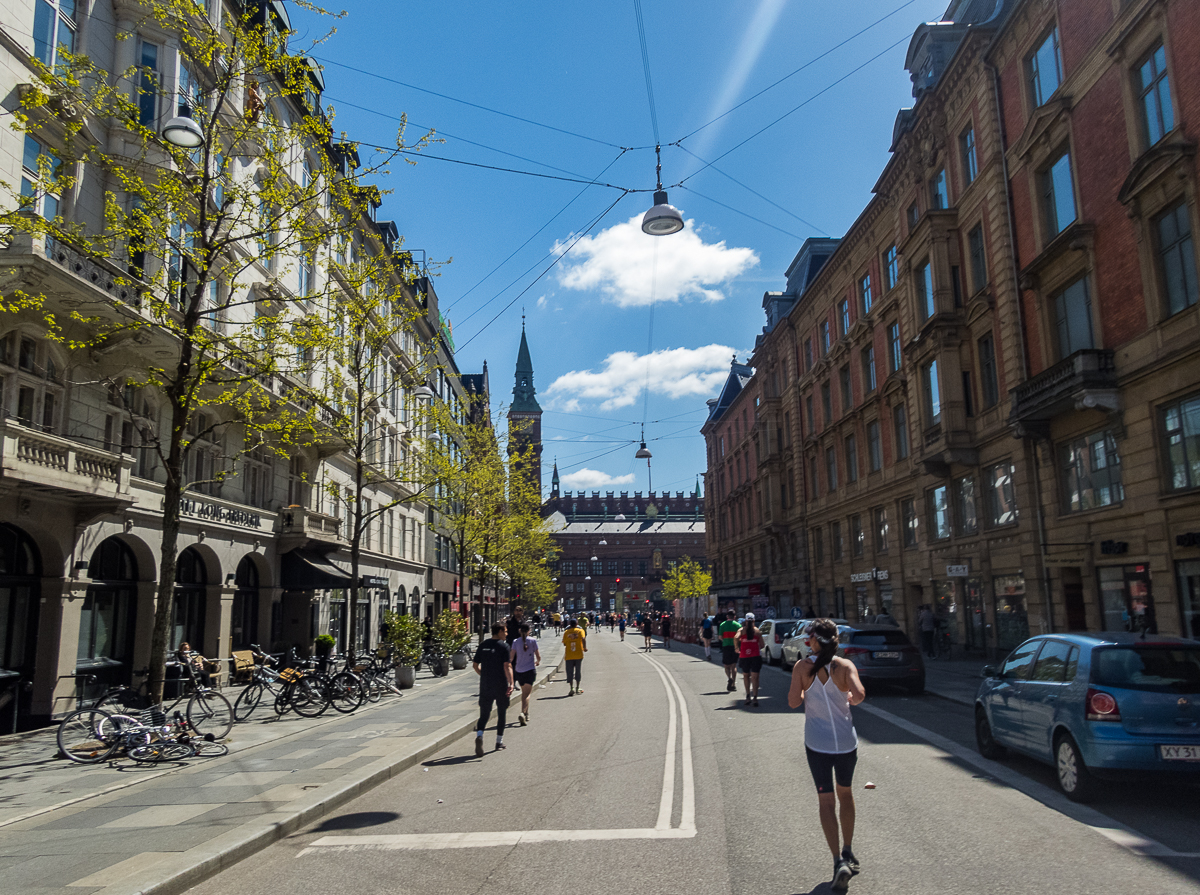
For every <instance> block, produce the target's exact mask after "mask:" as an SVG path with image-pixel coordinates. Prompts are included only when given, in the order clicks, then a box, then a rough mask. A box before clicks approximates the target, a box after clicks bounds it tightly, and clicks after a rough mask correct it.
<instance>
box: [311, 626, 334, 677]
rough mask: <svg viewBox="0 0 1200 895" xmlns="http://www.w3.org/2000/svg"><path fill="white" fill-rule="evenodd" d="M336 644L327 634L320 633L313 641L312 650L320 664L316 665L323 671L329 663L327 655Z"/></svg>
mask: <svg viewBox="0 0 1200 895" xmlns="http://www.w3.org/2000/svg"><path fill="white" fill-rule="evenodd" d="M336 644H337V641H336V640H334V639H333V637H331V636H330V635H329V634H322V635H321V636H320V637H318V638H317V639H316V640H315V641H313V652H314V653H315V654H316V657H317V659H318V660H319V661H320V665H319V666H318V667H319V668H320V669H321V670H322V671H324V670H325V668H326V666H328V665H329V656H330V654H331V653H332V652H333V648H334V646H335V645H336Z"/></svg>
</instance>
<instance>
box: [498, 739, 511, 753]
mask: <svg viewBox="0 0 1200 895" xmlns="http://www.w3.org/2000/svg"><path fill="white" fill-rule="evenodd" d="M507 748H508V746H506V745H504V744H503V743H502V742H500V741H499V740H496V751H497V752H499V751H500V750H501V749H507Z"/></svg>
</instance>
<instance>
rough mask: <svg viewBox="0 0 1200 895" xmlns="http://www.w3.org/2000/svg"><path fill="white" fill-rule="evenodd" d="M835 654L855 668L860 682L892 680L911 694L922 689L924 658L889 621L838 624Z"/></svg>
mask: <svg viewBox="0 0 1200 895" xmlns="http://www.w3.org/2000/svg"><path fill="white" fill-rule="evenodd" d="M838 639H839V640H840V641H841V643H842V646H841V648H840V649H839V650H838V655H840V656H843V657H844V658H846V659H849V660H850V661H851V662H853V663H854V664H855V666H856V667H857V668H858V676H859V678H860V679H861V680H862V682H863V685H864V686H870V685H871V684H895V685H897V686H900V687H904V688H905V689H907V690H908V692H909V693H911V694H912V695H914V696H918V695H920V694H921V693H924V692H925V660H924V659H923V658H922V657H921V651H920V650H919V649H917V647H916V646H914V645H913V642H912V641H911V640H909V639H908V635H907V634H905V633H904V632H903V631H901V630H900V629H899V628H896V627H893V626H892V625H874V624H871V625H868V624H850V625H838Z"/></svg>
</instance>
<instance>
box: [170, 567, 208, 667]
mask: <svg viewBox="0 0 1200 895" xmlns="http://www.w3.org/2000/svg"><path fill="white" fill-rule="evenodd" d="M207 587H208V569H207V568H206V567H205V565H204V557H202V556H201V555H200V551H199V550H197V549H196V548H195V547H188V548H187V549H186V550H184V551H183V552H182V553H180V554H179V561H178V562H176V564H175V618H174V620H173V622H172V625H171V649H173V650H175V649H179V644H181V643H185V642H186V643H188V644H189V645H190V646H191V648H192V649H194V650H197V651H201V650H203V649H204V615H205V612H204V610H205V606H206V605H207V603H208V591H207Z"/></svg>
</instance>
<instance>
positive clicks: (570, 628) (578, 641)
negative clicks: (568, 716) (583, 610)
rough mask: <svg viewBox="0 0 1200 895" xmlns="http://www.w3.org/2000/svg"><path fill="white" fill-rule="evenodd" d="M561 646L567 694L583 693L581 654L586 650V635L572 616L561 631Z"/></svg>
mask: <svg viewBox="0 0 1200 895" xmlns="http://www.w3.org/2000/svg"><path fill="white" fill-rule="evenodd" d="M562 642H563V646H564V647H565V648H566V652H565V653H564V654H563V659H564V660H565V661H566V663H567V687H568V688H569V689H568V691H567V695H568V696H574V695H575V694H577V693H578V694H579V695H581V696H582V695H583V687H581V686H580V683H581V682H582V680H583V678H582V671H583V654H584V653H586V652H587V636H586V635H585V634H584V633H583V630H582V629H581V628H580V627H579V622H578V621H577V620H576V619H574V618H572V619H570V620H569V621H568V622H567V630H565V631H564V632H563V637H562Z"/></svg>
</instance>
